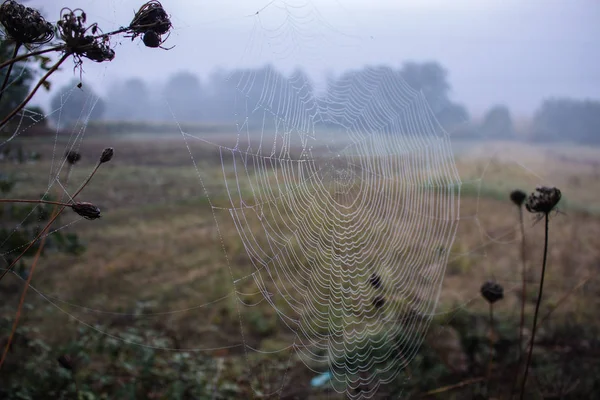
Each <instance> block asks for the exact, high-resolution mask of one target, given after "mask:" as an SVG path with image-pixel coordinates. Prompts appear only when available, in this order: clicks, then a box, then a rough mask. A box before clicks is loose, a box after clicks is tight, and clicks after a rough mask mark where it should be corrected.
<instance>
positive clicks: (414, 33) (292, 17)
mask: <svg viewBox="0 0 600 400" xmlns="http://www.w3.org/2000/svg"><path fill="white" fill-rule="evenodd" d="M29 4H30V5H33V6H35V7H39V8H41V9H42V11H43V12H44V14H45V15H46V16H47V17H48V19H50V20H51V21H55V20H56V19H57V18H58V15H59V12H60V8H61V7H62V6H65V5H72V6H77V7H81V8H83V9H84V10H85V11H86V13H87V15H88V21H90V22H92V21H97V22H98V23H99V25H100V26H101V27H102V29H103V30H104V31H108V30H111V29H116V28H118V27H119V26H122V25H126V24H128V23H129V21H130V19H131V17H132V16H133V12H134V10H136V9H137V8H139V6H140V5H141V4H142V1H140V0H137V1H134V0H72V1H67V0H53V1H52V2H48V1H47V0H32V1H31V2H30V3H29ZM162 4H163V6H164V7H165V8H166V9H167V11H168V12H169V13H170V14H171V17H172V22H173V25H174V30H173V33H172V35H171V37H170V38H169V39H168V41H167V42H166V43H165V46H175V48H173V49H172V50H169V51H164V50H160V49H148V48H146V47H144V46H143V45H142V44H141V43H140V41H139V40H138V41H135V42H133V43H132V42H131V41H130V40H127V39H125V40H122V41H121V42H120V43H116V46H115V51H116V58H115V60H114V61H113V62H111V63H104V64H97V65H94V64H93V63H92V62H89V61H86V63H85V65H84V69H85V75H84V82H87V83H88V84H91V85H93V86H94V87H95V88H98V89H99V90H98V91H100V92H102V90H103V89H102V88H103V87H106V86H107V85H108V84H109V83H110V82H111V81H113V80H115V79H124V78H128V77H133V76H139V77H142V78H144V79H147V80H149V81H151V82H155V83H156V85H159V84H160V82H162V81H164V80H165V79H166V77H167V76H168V75H169V74H170V73H172V72H174V71H177V70H188V71H191V72H194V73H197V74H198V75H199V76H201V77H206V76H208V74H210V72H211V71H213V70H214V69H215V68H217V67H224V68H236V67H244V66H250V65H262V64H264V63H266V62H272V63H273V64H274V65H275V66H276V67H279V68H281V69H282V70H285V71H290V70H291V69H292V68H294V66H297V65H298V66H302V67H303V68H304V69H305V70H306V71H307V72H309V73H310V74H311V75H312V76H313V77H314V78H315V79H322V78H323V77H324V76H325V74H326V73H339V72H341V71H343V70H345V69H347V68H357V67H361V66H363V65H366V64H382V63H384V64H388V65H391V66H397V67H399V66H400V65H401V64H402V63H403V62H404V61H429V60H436V61H439V62H440V63H441V64H442V65H443V66H444V67H446V68H447V69H448V71H449V81H450V83H451V85H452V88H453V92H452V97H453V99H454V100H456V101H459V102H461V103H463V104H465V105H466V106H467V107H468V108H469V110H470V111H471V113H473V114H475V115H477V114H480V113H481V112H483V111H484V110H486V109H487V108H489V107H490V106H492V105H494V104H497V103H504V104H508V105H509V106H510V108H511V109H512V110H513V113H514V114H516V115H526V114H529V113H531V112H532V111H533V110H534V109H535V108H536V107H537V106H538V105H539V103H540V102H541V101H542V99H544V98H546V97H550V96H570V97H575V98H596V99H599V98H600V51H599V50H600V1H598V0H503V1H500V0H498V1H496V0H471V1H469V0H451V1H450V0H412V1H409V0H404V1H402V0H312V1H306V0H276V1H270V0H213V1H211V0H202V1H199V0H171V1H169V0H164V1H162ZM259 10H260V11H259ZM257 11H258V14H257ZM75 76H78V75H75ZM73 77H74V73H73V69H72V68H71V66H67V67H65V68H63V69H62V71H61V72H60V73H59V74H58V75H56V76H55V77H54V78H53V79H54V82H55V83H56V84H60V83H63V82H66V81H68V80H70V79H72V78H73ZM45 98H47V95H42V97H41V98H40V99H39V101H42V102H44V99H45Z"/></svg>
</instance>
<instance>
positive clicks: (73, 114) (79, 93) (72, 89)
mask: <svg viewBox="0 0 600 400" xmlns="http://www.w3.org/2000/svg"><path fill="white" fill-rule="evenodd" d="M79 83H80V82H79V80H73V81H71V83H69V84H67V85H65V86H63V87H61V88H59V89H58V91H57V92H56V94H55V95H54V96H53V97H52V99H51V100H50V105H51V107H52V110H53V111H54V112H53V113H52V118H53V119H54V121H55V122H56V123H57V124H58V125H59V126H60V127H64V126H66V125H71V124H74V123H77V122H78V121H81V122H85V121H94V120H99V119H101V118H102V116H103V115H104V111H105V109H106V104H105V103H104V100H102V98H100V97H99V96H98V95H97V94H96V93H94V91H93V89H92V88H91V87H90V86H89V85H87V84H85V83H84V84H83V85H82V86H81V87H77V86H78V84H79Z"/></svg>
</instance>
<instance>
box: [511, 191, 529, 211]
mask: <svg viewBox="0 0 600 400" xmlns="http://www.w3.org/2000/svg"><path fill="white" fill-rule="evenodd" d="M526 198H527V193H525V192H524V191H522V190H519V189H515V190H513V191H512V192H510V200H511V201H512V202H513V203H515V205H516V206H518V207H521V206H522V205H523V203H524V202H525V199H526Z"/></svg>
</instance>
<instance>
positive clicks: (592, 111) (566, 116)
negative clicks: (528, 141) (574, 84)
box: [532, 99, 600, 144]
mask: <svg viewBox="0 0 600 400" xmlns="http://www.w3.org/2000/svg"><path fill="white" fill-rule="evenodd" d="M532 131H533V132H532V139H534V140H537V141H575V142H579V143H591V144H600V102H599V101H592V100H573V99H549V100H546V101H544V102H543V103H542V105H541V107H540V109H539V110H538V111H537V112H536V113H535V116H534V120H533V127H532Z"/></svg>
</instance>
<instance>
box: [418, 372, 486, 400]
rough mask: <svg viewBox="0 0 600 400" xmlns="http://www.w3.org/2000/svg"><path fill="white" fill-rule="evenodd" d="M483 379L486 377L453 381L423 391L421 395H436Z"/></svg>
mask: <svg viewBox="0 0 600 400" xmlns="http://www.w3.org/2000/svg"><path fill="white" fill-rule="evenodd" d="M485 379H486V378H483V377H482V378H471V379H467V380H464V381H462V382H458V383H455V384H453V385H448V386H443V387H441V388H437V389H433V390H430V391H429V392H426V393H423V395H422V396H421V397H429V396H433V395H436V394H440V393H444V392H448V391H450V390H453V389H459V388H461V387H464V386H468V385H472V384H474V383H478V382H483V381H485Z"/></svg>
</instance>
